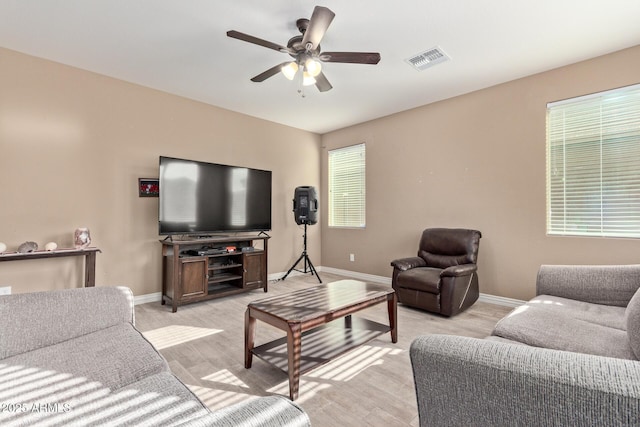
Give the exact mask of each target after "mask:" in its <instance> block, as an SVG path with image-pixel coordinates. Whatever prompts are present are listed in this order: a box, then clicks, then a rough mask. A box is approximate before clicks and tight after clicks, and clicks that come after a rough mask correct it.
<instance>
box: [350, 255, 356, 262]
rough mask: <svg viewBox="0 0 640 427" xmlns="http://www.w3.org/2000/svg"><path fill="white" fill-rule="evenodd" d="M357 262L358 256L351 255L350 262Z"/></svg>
mask: <svg viewBox="0 0 640 427" xmlns="http://www.w3.org/2000/svg"><path fill="white" fill-rule="evenodd" d="M355 260H356V254H349V261H351V262H353V261H355Z"/></svg>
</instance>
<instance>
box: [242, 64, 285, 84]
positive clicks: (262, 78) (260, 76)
mask: <svg viewBox="0 0 640 427" xmlns="http://www.w3.org/2000/svg"><path fill="white" fill-rule="evenodd" d="M289 62H291V61H288V62H283V63H282V64H278V65H276V66H275V67H271V68H269V69H268V70H267V71H265V72H263V73H260V74H258V75H257V76H255V77H254V78H252V79H251V81H252V82H256V83H260V82H263V81H265V80H267V79H268V78H269V77H273V76H275V75H276V74H278V73H279V72H280V70H281V69H282V67H284V66H285V65H287V64H288V63H289Z"/></svg>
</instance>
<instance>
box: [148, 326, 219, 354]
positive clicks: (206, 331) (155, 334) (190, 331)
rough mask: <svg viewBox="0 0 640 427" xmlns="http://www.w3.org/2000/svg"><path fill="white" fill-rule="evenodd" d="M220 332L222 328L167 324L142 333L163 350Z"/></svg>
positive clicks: (157, 347)
mask: <svg viewBox="0 0 640 427" xmlns="http://www.w3.org/2000/svg"><path fill="white" fill-rule="evenodd" d="M219 332H222V330H221V329H211V328H198V327H196V326H185V325H170V326H165V327H164V328H158V329H153V330H151V331H147V332H143V333H142V335H144V337H145V338H146V339H148V340H149V342H151V344H153V346H154V347H155V348H156V349H158V350H162V349H163V348H167V347H172V346H174V345H178V344H183V343H185V342H188V341H192V340H197V339H199V338H203V337H206V336H209V335H213V334H217V333H219Z"/></svg>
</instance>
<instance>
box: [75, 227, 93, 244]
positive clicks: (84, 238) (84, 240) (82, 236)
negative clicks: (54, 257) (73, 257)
mask: <svg viewBox="0 0 640 427" xmlns="http://www.w3.org/2000/svg"><path fill="white" fill-rule="evenodd" d="M73 242H74V245H75V247H76V249H84V248H86V247H87V246H89V244H91V234H90V233H89V229H88V228H84V227H83V228H77V229H76V232H75V233H74V238H73Z"/></svg>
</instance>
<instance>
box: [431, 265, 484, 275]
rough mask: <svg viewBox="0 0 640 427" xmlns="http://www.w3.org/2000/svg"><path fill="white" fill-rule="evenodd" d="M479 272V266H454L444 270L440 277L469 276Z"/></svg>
mask: <svg viewBox="0 0 640 427" xmlns="http://www.w3.org/2000/svg"><path fill="white" fill-rule="evenodd" d="M477 270H478V266H477V265H476V264H462V265H452V266H451V267H447V268H445V269H444V270H442V272H441V273H440V277H460V276H468V275H470V274H471V273H475V272H476V271H477Z"/></svg>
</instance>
